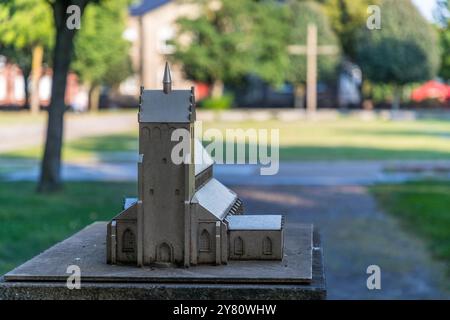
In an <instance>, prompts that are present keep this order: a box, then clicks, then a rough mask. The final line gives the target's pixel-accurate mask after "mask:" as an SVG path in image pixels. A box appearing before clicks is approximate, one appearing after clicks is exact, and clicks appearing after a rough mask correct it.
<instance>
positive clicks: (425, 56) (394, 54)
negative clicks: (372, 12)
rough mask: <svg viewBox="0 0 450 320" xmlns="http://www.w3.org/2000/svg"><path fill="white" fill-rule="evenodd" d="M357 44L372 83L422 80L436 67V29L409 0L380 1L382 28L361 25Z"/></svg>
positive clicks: (358, 53) (361, 59) (361, 60)
mask: <svg viewBox="0 0 450 320" xmlns="http://www.w3.org/2000/svg"><path fill="white" fill-rule="evenodd" d="M357 44H358V45H357V61H358V63H359V65H360V66H361V68H362V71H363V74H364V75H365V77H367V78H368V79H369V80H371V81H372V82H375V83H388V84H395V85H404V84H407V83H411V82H419V81H425V80H428V79H430V78H432V77H434V76H435V75H436V72H437V69H438V67H439V60H440V57H439V46H438V42H437V37H436V31H435V29H434V28H433V27H432V26H431V25H430V24H429V23H428V22H427V21H426V20H425V18H424V17H422V15H421V14H420V13H419V12H418V10H417V9H416V7H415V6H414V5H413V4H412V3H411V1H410V0H384V1H382V2H381V29H380V30H369V29H367V28H365V27H364V28H362V29H361V30H360V32H359V35H358V42H357Z"/></svg>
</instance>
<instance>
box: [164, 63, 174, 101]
mask: <svg viewBox="0 0 450 320" xmlns="http://www.w3.org/2000/svg"><path fill="white" fill-rule="evenodd" d="M163 91H164V93H166V94H167V93H170V91H172V76H171V75H170V68H169V63H168V62H166V67H165V68H164V77H163Z"/></svg>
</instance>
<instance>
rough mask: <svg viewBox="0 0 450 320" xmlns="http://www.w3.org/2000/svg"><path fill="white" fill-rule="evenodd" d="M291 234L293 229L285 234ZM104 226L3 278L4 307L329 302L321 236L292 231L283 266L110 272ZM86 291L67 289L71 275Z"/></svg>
mask: <svg viewBox="0 0 450 320" xmlns="http://www.w3.org/2000/svg"><path fill="white" fill-rule="evenodd" d="M288 230H289V229H288ZM105 232H106V223H104V222H97V223H94V224H92V225H90V226H88V227H87V228H85V229H83V230H82V231H80V232H78V233H77V234H75V235H74V236H72V237H70V238H68V239H67V240H65V241H63V242H60V243H58V244H56V245H55V246H53V247H51V248H50V249H48V250H47V251H45V252H43V253H42V254H40V255H38V256H36V257H34V258H33V259H31V260H29V261H28V262H26V263H24V264H23V265H21V266H19V267H17V268H16V269H14V270H12V271H11V272H9V273H7V274H6V275H4V276H3V277H2V278H0V300H1V299H221V300H224V299H238V300H242V299H270V300H276V299H308V300H309V299H324V298H325V297H326V287H325V278H324V270H323V264H322V250H321V247H320V239H319V235H318V233H317V232H316V231H314V232H313V229H312V226H311V225H300V226H298V227H297V228H295V229H293V230H291V234H290V236H289V237H288V238H287V241H286V243H285V253H284V258H283V261H232V262H230V263H229V264H228V265H221V266H209V265H200V266H193V267H190V268H149V267H146V268H137V267H135V266H120V265H108V264H106V257H105V239H106V235H105ZM70 265H77V266H79V267H80V270H81V289H79V290H77V289H73V290H70V289H68V288H67V286H66V281H67V278H68V277H69V276H70V274H68V273H66V271H67V267H68V266H70Z"/></svg>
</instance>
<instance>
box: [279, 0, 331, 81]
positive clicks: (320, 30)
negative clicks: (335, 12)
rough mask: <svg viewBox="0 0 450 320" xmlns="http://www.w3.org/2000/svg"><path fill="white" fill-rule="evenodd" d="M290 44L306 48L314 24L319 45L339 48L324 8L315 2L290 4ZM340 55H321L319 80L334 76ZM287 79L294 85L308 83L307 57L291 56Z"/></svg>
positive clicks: (291, 2)
mask: <svg viewBox="0 0 450 320" xmlns="http://www.w3.org/2000/svg"><path fill="white" fill-rule="evenodd" d="M288 21H289V24H290V26H291V30H290V34H289V44H292V45H303V46H306V40H307V26H308V24H310V23H314V24H315V25H316V26H317V36H318V45H333V46H337V47H339V43H338V39H337V38H336V36H335V34H334V33H333V31H332V30H331V28H330V25H329V23H328V19H327V17H326V16H325V14H324V11H323V8H322V7H321V6H320V5H319V4H317V3H314V2H310V1H307V2H303V1H295V0H294V1H290V2H289V20H288ZM339 59H340V57H339V55H319V56H318V60H317V65H318V72H319V74H318V77H319V79H320V78H322V79H327V78H330V77H332V76H333V75H334V73H335V71H336V67H337V65H338V63H339ZM287 78H288V80H289V81H290V82H292V83H294V84H304V83H305V82H306V55H304V54H303V55H291V56H290V66H289V69H288V72H287Z"/></svg>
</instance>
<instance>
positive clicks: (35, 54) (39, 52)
mask: <svg viewBox="0 0 450 320" xmlns="http://www.w3.org/2000/svg"><path fill="white" fill-rule="evenodd" d="M43 58H44V48H43V47H42V45H37V46H34V47H33V50H32V62H31V98H30V111H31V113H32V114H37V113H39V111H40V108H41V104H40V101H39V80H40V79H41V74H42V60H43Z"/></svg>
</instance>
